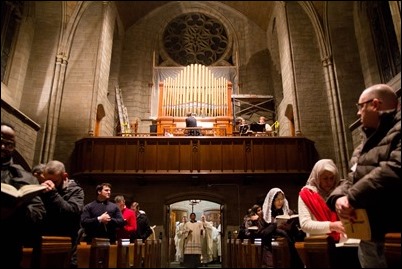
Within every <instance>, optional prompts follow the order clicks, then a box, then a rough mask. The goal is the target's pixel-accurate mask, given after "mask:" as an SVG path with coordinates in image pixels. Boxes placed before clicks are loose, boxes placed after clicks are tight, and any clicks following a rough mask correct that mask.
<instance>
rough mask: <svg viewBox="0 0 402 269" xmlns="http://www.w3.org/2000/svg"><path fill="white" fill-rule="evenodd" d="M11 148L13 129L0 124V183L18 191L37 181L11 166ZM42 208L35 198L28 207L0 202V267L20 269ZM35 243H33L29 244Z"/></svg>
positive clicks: (18, 167) (40, 216)
mask: <svg viewBox="0 0 402 269" xmlns="http://www.w3.org/2000/svg"><path fill="white" fill-rule="evenodd" d="M14 149H15V130H14V128H13V127H12V126H11V125H9V124H6V123H3V122H2V123H1V182H2V183H6V184H10V185H13V186H14V187H15V188H17V189H19V188H21V187H22V186H23V185H27V184H39V183H38V180H37V179H36V178H35V177H34V176H33V175H32V174H31V173H29V172H27V171H25V170H24V168H22V167H21V166H20V165H17V164H14V163H13V152H14ZM45 213H46V211H45V207H44V205H43V202H42V200H41V198H40V197H39V196H36V197H35V198H33V199H32V200H31V201H30V202H29V203H28V204H24V205H21V206H18V207H13V206H12V207H10V206H6V205H5V203H3V201H2V203H1V237H0V238H1V240H2V242H3V243H4V244H6V245H5V247H4V248H3V250H2V255H3V257H4V259H3V260H2V264H3V266H4V267H6V268H20V267H21V261H22V248H23V245H24V242H27V241H29V240H28V238H29V239H31V240H33V239H37V237H34V236H36V235H35V234H36V233H37V232H38V229H39V225H40V224H41V223H42V220H43V217H44V216H45ZM31 243H32V244H35V243H37V242H31Z"/></svg>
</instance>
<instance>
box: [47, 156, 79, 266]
mask: <svg viewBox="0 0 402 269" xmlns="http://www.w3.org/2000/svg"><path fill="white" fill-rule="evenodd" d="M43 174H44V177H45V182H43V183H42V184H41V185H43V186H46V190H45V192H44V193H43V194H42V196H41V198H42V200H43V202H44V204H45V208H46V213H47V214H46V218H45V222H44V227H43V235H54V236H56V235H57V236H69V237H71V243H72V251H73V253H72V260H71V266H72V267H76V266H77V259H76V253H75V249H76V244H77V235H78V230H79V229H80V220H81V212H82V209H83V207H84V190H83V189H82V188H81V187H80V186H78V185H77V183H76V182H75V181H74V180H73V179H69V178H68V174H67V172H66V169H65V166H64V164H63V163H62V162H59V161H50V162H49V163H47V164H46V167H45V169H44V173H43Z"/></svg>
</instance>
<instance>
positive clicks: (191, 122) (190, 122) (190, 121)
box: [186, 112, 200, 136]
mask: <svg viewBox="0 0 402 269" xmlns="http://www.w3.org/2000/svg"><path fill="white" fill-rule="evenodd" d="M194 127H197V119H196V118H195V114H194V113H191V112H188V113H187V118H186V128H194ZM188 135H191V136H197V135H200V131H199V130H197V129H190V130H189V131H188Z"/></svg>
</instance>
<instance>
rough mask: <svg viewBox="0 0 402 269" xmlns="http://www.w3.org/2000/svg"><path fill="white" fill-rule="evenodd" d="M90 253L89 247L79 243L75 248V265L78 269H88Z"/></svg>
mask: <svg viewBox="0 0 402 269" xmlns="http://www.w3.org/2000/svg"><path fill="white" fill-rule="evenodd" d="M90 253H91V245H89V244H87V243H86V242H81V243H80V244H79V245H78V246H77V265H78V268H89V257H90Z"/></svg>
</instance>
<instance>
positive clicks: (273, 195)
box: [262, 188, 304, 268]
mask: <svg viewBox="0 0 402 269" xmlns="http://www.w3.org/2000/svg"><path fill="white" fill-rule="evenodd" d="M262 211H263V216H264V220H265V222H267V223H275V224H277V227H276V229H275V230H274V231H273V237H274V238H276V237H285V238H286V239H287V241H288V246H289V254H290V267H291V268H304V264H303V262H302V261H301V259H300V257H299V255H298V253H297V251H296V248H295V240H296V235H297V231H298V225H299V223H298V221H297V218H294V219H289V220H288V221H287V222H286V223H284V224H279V223H277V221H276V217H277V216H279V215H292V214H293V213H294V212H293V211H292V210H291V209H289V202H288V200H287V199H286V197H285V193H284V192H283V191H282V190H281V189H280V188H272V189H271V190H270V191H269V192H268V194H267V196H266V197H265V201H264V204H263V206H262Z"/></svg>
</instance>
